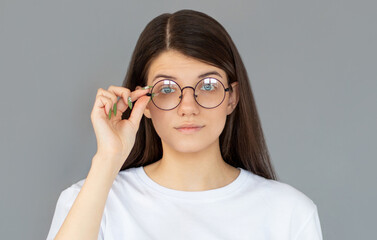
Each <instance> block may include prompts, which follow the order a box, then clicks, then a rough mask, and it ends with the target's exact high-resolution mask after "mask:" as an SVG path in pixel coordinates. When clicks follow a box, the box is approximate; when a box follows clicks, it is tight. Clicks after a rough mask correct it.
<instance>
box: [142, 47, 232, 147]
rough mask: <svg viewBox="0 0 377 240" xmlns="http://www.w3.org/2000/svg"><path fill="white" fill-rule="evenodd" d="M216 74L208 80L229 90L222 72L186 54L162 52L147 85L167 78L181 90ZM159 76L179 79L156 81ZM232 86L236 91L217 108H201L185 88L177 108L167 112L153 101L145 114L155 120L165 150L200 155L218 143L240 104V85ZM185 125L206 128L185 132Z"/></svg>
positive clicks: (149, 73)
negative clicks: (238, 86)
mask: <svg viewBox="0 0 377 240" xmlns="http://www.w3.org/2000/svg"><path fill="white" fill-rule="evenodd" d="M214 71H215V72H217V73H218V74H219V75H216V74H211V75H208V76H206V77H213V78H216V79H217V80H219V81H221V82H222V83H223V84H224V87H225V88H227V87H229V84H228V80H227V76H226V73H225V72H224V71H223V70H222V69H220V68H217V67H214V66H212V65H209V64H206V63H203V62H201V61H198V60H196V59H194V58H191V57H188V56H186V55H183V54H182V53H180V52H178V51H174V50H169V51H166V52H163V53H161V54H160V55H159V56H158V57H157V58H156V59H155V60H154V61H153V62H152V63H151V65H150V67H149V71H148V76H147V79H148V80H147V85H150V86H152V85H154V84H155V83H156V82H158V81H159V80H164V79H167V80H174V81H176V82H177V83H178V84H179V86H180V87H181V88H184V87H185V86H191V87H195V85H196V83H197V82H198V81H199V80H201V79H203V78H204V77H201V78H199V77H198V76H200V75H203V74H204V73H208V72H214ZM157 75H166V76H171V77H174V78H175V79H170V78H167V77H158V78H155V77H156V76H157ZM232 87H233V92H230V91H229V92H226V94H225V99H224V101H223V102H222V103H221V104H220V105H219V106H218V107H216V108H212V109H206V108H203V107H201V106H200V105H198V104H197V103H196V101H195V99H194V96H193V89H191V88H185V89H184V90H183V92H182V100H181V102H180V104H179V105H178V106H177V107H176V108H174V109H172V110H169V111H164V110H161V109H159V108H157V107H156V106H155V105H154V104H153V102H152V101H150V102H149V103H148V105H147V107H146V109H145V112H144V115H145V116H146V117H148V118H151V119H152V122H153V126H154V128H155V130H156V132H157V134H158V135H159V136H160V138H161V141H162V144H163V147H170V148H173V149H174V150H175V151H178V152H199V151H201V150H204V149H206V148H208V147H210V146H211V145H213V146H214V144H218V138H219V136H220V134H221V132H222V131H223V128H224V125H225V122H226V116H227V115H229V114H230V113H232V111H233V109H234V108H235V107H236V104H237V102H238V88H237V82H234V83H233V84H232ZM182 124H195V125H199V126H202V127H201V128H199V129H198V130H196V131H194V132H183V131H180V130H178V129H177V128H179V127H180V126H181V125H182ZM167 145H168V146H167Z"/></svg>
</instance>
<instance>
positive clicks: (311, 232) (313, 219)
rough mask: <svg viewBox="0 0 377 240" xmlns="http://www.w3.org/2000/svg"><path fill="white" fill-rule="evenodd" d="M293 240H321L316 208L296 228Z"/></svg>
mask: <svg viewBox="0 0 377 240" xmlns="http://www.w3.org/2000/svg"><path fill="white" fill-rule="evenodd" d="M293 239H294V240H322V230H321V224H320V221H319V216H318V210H317V206H316V205H314V208H313V210H312V212H311V213H310V215H309V216H308V217H307V219H306V220H304V221H303V222H302V224H301V226H300V227H299V228H298V231H297V234H296V237H294V238H293Z"/></svg>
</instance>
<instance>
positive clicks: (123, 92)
mask: <svg viewBox="0 0 377 240" xmlns="http://www.w3.org/2000/svg"><path fill="white" fill-rule="evenodd" d="M108 91H109V92H112V93H113V94H114V95H116V96H119V97H122V99H123V103H122V104H120V103H118V104H119V110H121V111H122V112H124V111H125V110H126V109H127V107H128V106H129V103H128V97H130V98H131V102H135V101H136V100H137V99H138V98H139V97H141V96H143V95H145V94H147V93H148V92H149V88H147V89H144V88H140V87H137V89H136V90H135V91H133V92H131V91H130V90H129V89H128V88H124V87H118V86H110V87H109V89H108Z"/></svg>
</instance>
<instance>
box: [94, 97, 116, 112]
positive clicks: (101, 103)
mask: <svg viewBox="0 0 377 240" xmlns="http://www.w3.org/2000/svg"><path fill="white" fill-rule="evenodd" d="M112 105H113V102H112V100H111V99H110V98H108V97H106V96H103V95H97V97H96V100H95V102H94V107H93V111H92V115H94V116H96V115H99V116H103V114H105V116H108V114H109V111H110V109H111V108H112Z"/></svg>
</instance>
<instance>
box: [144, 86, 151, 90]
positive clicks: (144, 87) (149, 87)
mask: <svg viewBox="0 0 377 240" xmlns="http://www.w3.org/2000/svg"><path fill="white" fill-rule="evenodd" d="M152 87H153V86H146V87H143V89H148V88H152Z"/></svg>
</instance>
